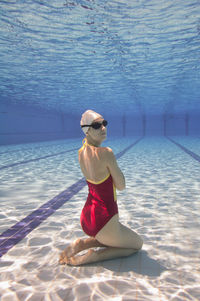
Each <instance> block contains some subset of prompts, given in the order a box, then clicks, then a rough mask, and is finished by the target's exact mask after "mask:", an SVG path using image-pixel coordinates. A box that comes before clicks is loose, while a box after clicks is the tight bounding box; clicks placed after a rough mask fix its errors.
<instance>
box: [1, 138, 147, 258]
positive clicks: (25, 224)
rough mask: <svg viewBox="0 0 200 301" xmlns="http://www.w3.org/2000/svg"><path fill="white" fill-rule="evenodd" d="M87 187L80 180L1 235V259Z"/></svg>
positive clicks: (126, 149)
mask: <svg viewBox="0 0 200 301" xmlns="http://www.w3.org/2000/svg"><path fill="white" fill-rule="evenodd" d="M141 139H142V138H140V139H138V140H137V141H136V142H134V143H133V144H131V145H129V146H128V147H126V148H125V149H124V150H123V151H122V152H120V153H118V154H117V155H116V157H117V158H119V157H121V156H123V155H124V154H125V153H126V152H127V151H128V150H129V149H130V148H131V147H133V146H134V145H135V144H136V143H138V142H139V141H140V140H141ZM85 185H86V181H85V178H82V179H80V180H78V181H77V182H76V183H74V184H73V185H71V186H70V187H69V188H67V189H66V190H64V191H63V192H61V193H60V194H58V195H57V196H55V197H54V198H53V199H51V200H50V201H48V202H46V203H45V204H43V205H42V206H41V207H39V208H38V209H36V210H34V211H33V212H32V213H31V214H29V215H28V216H26V217H25V218H24V219H22V220H21V221H19V222H18V223H16V224H15V225H13V226H12V227H11V228H9V229H8V230H6V231H5V232H3V233H2V234H1V235H0V257H2V256H3V255H4V254H6V253H7V252H8V251H9V250H10V249H11V248H12V247H13V246H14V245H16V244H17V243H18V242H20V241H21V240H22V239H23V238H24V237H26V236H27V235H28V234H29V233H30V232H31V231H32V230H33V229H35V228H36V227H37V226H38V225H40V224H41V223H42V222H43V221H44V220H46V219H47V218H48V217H49V216H50V215H52V214H53V213H54V212H55V211H56V210H57V209H59V208H60V207H61V206H63V205H64V204H65V203H66V202H67V201H69V200H70V199H71V198H72V197H73V196H74V195H75V194H77V193H78V192H79V191H80V190H81V189H82V188H83V187H84V186H85Z"/></svg>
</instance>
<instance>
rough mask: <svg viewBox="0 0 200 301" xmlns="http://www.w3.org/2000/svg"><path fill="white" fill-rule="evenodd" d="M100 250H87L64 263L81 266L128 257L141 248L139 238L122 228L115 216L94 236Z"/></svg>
mask: <svg viewBox="0 0 200 301" xmlns="http://www.w3.org/2000/svg"><path fill="white" fill-rule="evenodd" d="M95 238H96V241H98V242H99V243H100V245H99V246H107V247H106V248H104V249H102V250H97V251H95V250H89V251H88V252H87V253H86V254H84V255H82V256H72V257H70V258H67V260H66V262H65V263H67V264H70V265H81V264H86V263H93V262H98V261H102V260H108V259H114V258H118V257H125V256H129V255H131V254H133V253H135V252H137V251H139V250H140V249H141V248H142V244H143V241H142V239H141V237H140V236H139V235H138V234H137V233H136V232H134V231H132V230H131V229H129V228H127V227H125V226H123V225H122V224H121V223H120V222H119V219H118V215H115V216H114V217H113V218H112V219H111V220H110V221H109V222H108V223H107V224H106V225H105V226H104V227H103V228H102V229H101V230H100V231H99V232H98V233H97V235H96V237H95Z"/></svg>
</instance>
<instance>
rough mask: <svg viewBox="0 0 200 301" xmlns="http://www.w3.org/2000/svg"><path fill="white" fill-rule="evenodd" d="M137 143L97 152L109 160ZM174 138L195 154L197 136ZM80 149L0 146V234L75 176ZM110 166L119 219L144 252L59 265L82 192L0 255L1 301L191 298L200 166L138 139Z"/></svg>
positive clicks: (199, 277)
mask: <svg viewBox="0 0 200 301" xmlns="http://www.w3.org/2000/svg"><path fill="white" fill-rule="evenodd" d="M136 140H137V139H136V138H131V139H128V138H123V139H113V140H112V139H110V141H109V140H108V141H107V142H106V145H110V146H111V147H112V148H113V150H114V152H115V154H117V153H119V152H120V151H122V150H123V149H125V148H126V147H127V146H129V145H130V144H131V143H133V142H134V141H136ZM173 140H174V141H175V142H177V143H179V144H180V145H182V146H184V147H185V148H186V149H187V150H190V151H192V152H193V153H195V154H196V155H200V139H199V138H195V137H193V138H185V137H176V138H173ZM79 145H80V141H78V140H71V141H69V142H67V141H60V142H57V143H55V142H52V143H50V142H48V143H47V142H46V143H35V144H30V145H29V144H26V145H21V146H20V145H18V146H8V147H6V146H4V147H3V146H2V147H1V148H0V153H1V155H0V156H1V157H0V158H2V166H1V167H3V166H4V167H5V168H4V169H2V170H1V174H0V178H1V180H0V190H1V199H0V202H1V213H0V231H1V233H3V231H5V230H6V229H8V228H9V227H11V226H12V225H14V224H15V223H16V222H17V221H19V220H21V219H22V218H24V217H25V216H27V215H28V214H29V213H31V212H32V211H33V210H35V209H37V208H38V207H39V206H41V205H42V204H44V203H45V202H47V201H48V200H50V199H51V198H53V197H54V196H56V195H58V194H59V193H60V192H62V191H64V190H65V189H66V188H68V187H70V185H72V184H73V183H75V182H76V181H77V180H78V179H80V178H81V177H82V175H81V172H80V168H79V166H78V161H77V151H71V149H76V148H77V147H79ZM67 150H69V152H66V153H62V154H61V152H62V151H63V152H64V151H67ZM5 151H7V154H5V153H4V152H5ZM56 153H57V155H56ZM52 154H54V156H52V157H47V158H43V159H41V158H42V157H44V155H52ZM196 158H198V157H196ZM31 159H36V160H35V161H31V162H25V161H28V160H31ZM23 161H24V162H23ZM118 162H119V165H120V167H121V169H122V171H123V172H124V175H125V177H126V186H127V187H126V190H124V191H121V192H119V193H118V205H119V212H120V221H121V222H122V223H123V224H125V225H126V226H128V227H131V228H132V229H135V230H136V231H137V232H138V233H139V234H140V235H141V236H142V237H143V239H144V247H143V250H142V251H141V252H139V253H138V254H136V255H133V256H131V257H128V258H125V259H115V260H110V261H105V262H101V263H98V264H92V265H87V266H82V267H70V266H61V265H59V264H58V256H59V252H60V251H61V250H63V249H64V247H65V246H66V245H67V244H68V243H70V242H71V241H72V240H73V239H75V238H77V237H82V236H83V232H82V230H81V227H80V224H79V216H80V212H81V208H82V206H83V204H84V202H85V199H86V196H87V188H86V186H85V187H84V188H83V189H82V190H80V191H79V192H78V193H76V194H74V195H73V196H72V197H71V199H70V200H69V201H67V202H66V203H65V204H64V205H63V206H62V207H60V208H59V209H58V210H56V211H55V212H54V213H53V214H52V215H51V216H49V217H48V218H47V219H46V220H44V221H43V222H42V223H41V224H40V225H39V226H38V227H37V228H35V229H34V230H33V231H31V232H30V233H29V234H28V235H27V236H26V237H25V238H24V239H23V240H21V241H20V242H19V243H18V244H16V245H15V246H13V247H12V248H11V249H10V250H9V251H8V252H7V253H6V254H5V255H3V256H2V257H1V260H0V280H1V286H0V296H1V300H2V301H8V300H10V301H11V300H12V301H15V300H20V301H23V300H24V301H25V300H28V301H33V300H35V301H36V300H37V301H38V300H45V301H46V300H53V301H54V300H55V301H57V300H58V301H60V300H69V301H70V300H77V301H82V300H105V301H107V300H141V301H145V300H148V301H149V300H159V301H163V300H173V301H183V300H185V301H189V300H193V301H194V300H196V301H197V300H199V295H200V286H199V283H200V273H199V272H200V270H199V263H200V262H199V243H200V239H199V237H200V233H199V229H200V224H199V220H200V199H199V189H200V184H199V174H200V162H199V161H198V160H197V159H194V157H192V156H191V155H189V154H188V153H186V152H185V151H183V149H181V148H180V147H179V146H178V145H176V144H174V143H173V142H172V141H170V140H169V139H167V138H166V137H160V138H150V137H149V138H148V137H145V138H143V139H142V140H141V141H139V142H138V143H137V144H135V145H134V146H133V147H132V148H131V149H129V151H127V152H126V153H125V154H124V155H123V156H122V157H121V158H120V159H119V160H118ZM14 163H19V164H18V165H12V164H14ZM0 247H1V244H0Z"/></svg>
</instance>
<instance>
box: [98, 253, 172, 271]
mask: <svg viewBox="0 0 200 301" xmlns="http://www.w3.org/2000/svg"><path fill="white" fill-rule="evenodd" d="M117 261H118V262H117ZM99 266H102V267H103V268H105V269H107V270H110V271H112V272H114V273H115V272H116V273H117V274H118V275H119V273H128V272H134V273H136V274H140V275H144V276H150V277H158V276H160V275H161V274H162V273H163V272H164V271H166V270H167V268H166V267H164V266H163V265H161V264H160V263H159V262H158V260H155V259H153V258H151V257H149V255H148V253H147V252H146V251H144V250H141V251H139V252H138V253H136V254H133V255H131V256H129V257H126V258H121V260H120V264H119V259H116V260H108V261H104V262H102V263H99Z"/></svg>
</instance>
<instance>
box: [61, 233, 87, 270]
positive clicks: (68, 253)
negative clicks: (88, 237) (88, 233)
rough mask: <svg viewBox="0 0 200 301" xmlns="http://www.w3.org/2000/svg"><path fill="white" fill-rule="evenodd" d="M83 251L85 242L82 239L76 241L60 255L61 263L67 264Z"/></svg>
mask: <svg viewBox="0 0 200 301" xmlns="http://www.w3.org/2000/svg"><path fill="white" fill-rule="evenodd" d="M82 250H83V240H82V239H81V238H78V239H76V240H75V241H74V242H73V243H71V244H70V245H69V246H68V247H67V248H66V249H65V250H64V251H62V253H61V254H60V260H59V263H61V264H62V263H67V262H66V261H68V259H69V258H70V257H73V256H74V255H75V254H77V253H79V252H80V251H82Z"/></svg>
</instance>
